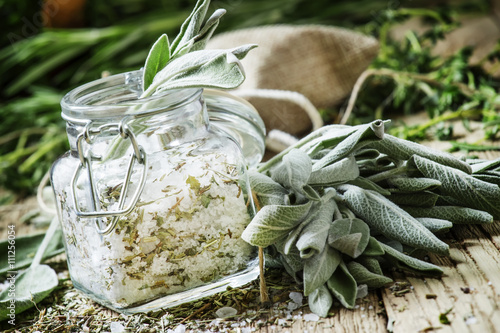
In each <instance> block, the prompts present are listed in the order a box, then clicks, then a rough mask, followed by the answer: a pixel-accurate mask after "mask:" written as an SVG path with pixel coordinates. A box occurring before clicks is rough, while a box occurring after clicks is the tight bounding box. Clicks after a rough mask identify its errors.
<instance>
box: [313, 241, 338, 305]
mask: <svg viewBox="0 0 500 333" xmlns="http://www.w3.org/2000/svg"><path fill="white" fill-rule="evenodd" d="M341 261H342V257H341V256H340V253H339V252H338V251H337V250H335V249H333V248H331V247H330V246H328V245H327V246H325V247H324V249H323V251H322V252H321V253H318V254H316V255H314V256H312V257H311V258H309V259H307V260H305V261H304V295H305V296H307V295H309V294H310V293H312V292H313V291H314V290H315V289H317V288H319V287H320V286H322V285H324V284H325V283H326V281H328V279H330V277H331V276H332V274H333V272H334V271H335V270H336V269H337V266H338V265H339V264H340V262H341Z"/></svg>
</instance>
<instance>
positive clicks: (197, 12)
mask: <svg viewBox="0 0 500 333" xmlns="http://www.w3.org/2000/svg"><path fill="white" fill-rule="evenodd" d="M209 5H210V0H198V1H197V2H196V5H195V6H194V8H193V10H192V11H191V14H189V16H188V17H187V18H186V20H185V21H184V22H183V23H182V25H181V29H180V31H179V34H178V35H177V37H175V39H174V41H173V42H172V45H171V46H170V50H171V53H172V55H175V54H176V53H178V52H179V50H180V49H182V48H183V46H184V45H185V44H187V43H190V42H192V39H193V38H194V37H195V36H196V35H197V34H198V32H199V31H200V28H201V26H202V24H203V20H204V19H205V15H207V11H208V7H209Z"/></svg>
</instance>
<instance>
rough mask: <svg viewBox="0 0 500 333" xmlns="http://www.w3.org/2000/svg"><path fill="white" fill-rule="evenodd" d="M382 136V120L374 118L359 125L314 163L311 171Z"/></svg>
mask: <svg viewBox="0 0 500 333" xmlns="http://www.w3.org/2000/svg"><path fill="white" fill-rule="evenodd" d="M383 136H384V122H383V121H381V120H376V121H373V122H371V123H370V124H366V125H363V126H361V127H360V128H359V129H357V130H356V131H355V132H353V133H352V134H351V135H349V136H348V137H346V138H345V139H344V140H342V141H341V142H340V143H339V144H338V145H336V146H335V147H334V148H333V149H332V150H331V152H330V153H328V154H327V155H326V156H324V157H322V158H321V159H320V160H319V161H317V162H316V163H314V165H313V171H317V170H319V169H321V168H323V167H325V166H327V165H329V164H331V163H333V162H336V161H339V160H341V159H343V158H344V157H347V156H348V155H350V154H351V153H352V152H353V151H354V150H357V149H359V148H361V147H363V146H366V145H367V144H369V143H371V142H373V141H376V140H381V139H382V138H383Z"/></svg>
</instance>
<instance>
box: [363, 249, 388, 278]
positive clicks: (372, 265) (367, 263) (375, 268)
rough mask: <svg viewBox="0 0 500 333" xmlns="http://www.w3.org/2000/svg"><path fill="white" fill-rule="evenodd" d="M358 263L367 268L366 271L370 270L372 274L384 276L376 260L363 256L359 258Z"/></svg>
mask: <svg viewBox="0 0 500 333" xmlns="http://www.w3.org/2000/svg"><path fill="white" fill-rule="evenodd" d="M379 246H380V245H379ZM380 248H382V247H380ZM382 251H383V250H382ZM384 253H385V252H384ZM356 262H359V263H360V264H361V265H363V266H364V267H366V269H368V270H369V271H370V272H372V273H374V274H378V275H384V273H383V272H382V268H381V267H380V263H379V261H378V260H377V259H376V258H373V257H367V256H365V255H363V256H361V257H359V258H357V259H356ZM356 281H357V280H356ZM358 284H359V283H358Z"/></svg>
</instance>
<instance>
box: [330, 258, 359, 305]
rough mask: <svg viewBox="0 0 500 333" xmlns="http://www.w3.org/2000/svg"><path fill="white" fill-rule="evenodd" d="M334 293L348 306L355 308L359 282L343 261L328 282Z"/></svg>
mask: <svg viewBox="0 0 500 333" xmlns="http://www.w3.org/2000/svg"><path fill="white" fill-rule="evenodd" d="M326 284H327V286H328V289H329V290H330V291H331V293H332V295H333V296H335V298H337V299H338V301H339V302H340V303H341V304H342V305H343V306H344V307H346V308H348V309H353V308H354V305H355V303H356V294H357V290H358V288H357V284H356V280H354V278H353V277H352V275H351V274H350V273H349V270H348V269H347V267H346V266H345V264H344V262H341V263H340V264H339V266H338V268H337V269H336V270H335V272H334V273H333V275H332V277H331V278H330V279H329V280H328V282H327V283H326Z"/></svg>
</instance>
